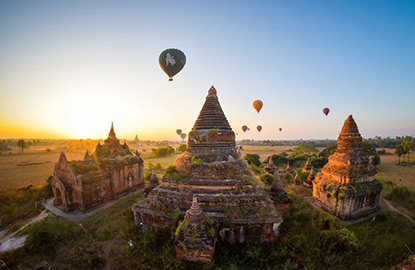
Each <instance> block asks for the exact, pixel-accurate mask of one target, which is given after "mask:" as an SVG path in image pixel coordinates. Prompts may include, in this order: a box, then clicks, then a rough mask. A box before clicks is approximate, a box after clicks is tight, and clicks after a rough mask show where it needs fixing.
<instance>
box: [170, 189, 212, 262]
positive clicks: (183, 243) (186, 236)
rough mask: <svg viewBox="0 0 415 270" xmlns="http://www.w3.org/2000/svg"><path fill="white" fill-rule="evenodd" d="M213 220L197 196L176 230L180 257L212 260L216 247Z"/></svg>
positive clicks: (176, 241)
mask: <svg viewBox="0 0 415 270" xmlns="http://www.w3.org/2000/svg"><path fill="white" fill-rule="evenodd" d="M212 225H213V220H212V219H210V218H208V217H206V215H205V213H204V212H203V210H202V208H201V207H200V205H199V203H198V202H197V198H196V196H193V201H192V206H191V207H190V209H189V210H188V211H187V212H186V214H185V216H184V219H183V221H181V222H180V223H179V225H178V226H177V229H176V232H175V238H174V245H175V249H176V256H177V258H179V259H182V260H186V261H192V262H200V263H207V262H210V261H212V259H213V255H214V253H215V247H216V231H215V228H214V227H213V226H212Z"/></svg>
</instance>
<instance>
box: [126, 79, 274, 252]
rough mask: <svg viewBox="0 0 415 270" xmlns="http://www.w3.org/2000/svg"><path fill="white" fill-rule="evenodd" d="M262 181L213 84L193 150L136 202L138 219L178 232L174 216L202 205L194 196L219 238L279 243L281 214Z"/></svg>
mask: <svg viewBox="0 0 415 270" xmlns="http://www.w3.org/2000/svg"><path fill="white" fill-rule="evenodd" d="M257 185H258V182H257V180H256V178H255V177H253V175H252V173H251V171H250V170H249V169H248V168H247V166H246V165H245V163H244V162H243V161H242V160H241V158H240V156H239V155H238V153H237V150H236V144H235V133H234V132H233V131H232V128H231V127H230V125H229V123H228V120H227V119H226V117H225V114H224V113H223V111H222V108H221V106H220V104H219V100H218V97H217V92H216V89H215V88H214V87H213V86H212V87H211V88H210V89H209V93H208V95H207V97H206V100H205V103H204V105H203V107H202V110H201V112H200V114H199V117H198V118H197V120H196V122H195V124H194V126H193V128H192V130H191V131H190V133H189V137H188V149H187V150H186V152H184V153H183V154H181V155H180V156H178V157H177V159H176V161H175V164H174V166H172V167H170V168H168V169H167V171H166V175H165V176H164V177H163V180H162V183H161V184H160V185H158V186H157V187H155V188H154V189H153V190H151V191H150V193H149V195H148V197H147V198H146V199H145V200H143V201H141V202H139V203H137V204H134V205H133V206H132V211H133V213H134V221H135V224H136V225H137V226H140V228H141V227H142V228H146V229H149V230H151V231H153V232H156V233H158V234H164V235H170V236H173V235H174V234H175V232H176V231H177V230H178V220H177V219H174V218H173V216H180V217H181V218H183V217H184V216H185V214H186V211H187V210H188V209H189V208H191V206H192V205H194V207H193V206H192V207H193V209H195V208H198V207H197V206H195V204H196V203H195V202H194V200H193V198H194V196H196V197H197V201H198V202H197V205H199V206H200V207H201V209H203V212H204V215H205V216H206V218H207V219H209V220H212V221H213V223H212V224H211V227H212V228H213V229H214V232H215V233H214V237H216V238H217V239H218V240H219V241H223V242H228V243H243V242H247V243H262V242H276V241H277V240H278V236H279V226H280V224H281V223H282V218H281V215H280V214H279V213H278V212H277V211H276V210H275V208H274V206H273V203H272V201H271V200H270V198H269V196H268V194H267V193H266V192H264V191H263V190H262V189H261V188H259V187H258V186H257ZM196 210H197V209H196ZM190 212H193V210H191V211H190ZM190 212H188V213H190ZM196 212H199V210H197V211H196ZM186 215H187V214H186ZM187 219H189V218H188V217H187ZM185 220H186V218H185ZM211 236H212V235H211ZM181 237H186V236H185V235H183V236H181ZM176 239H183V238H180V237H179V238H176ZM180 241H182V240H180ZM196 242H197V241H196ZM176 247H177V245H176ZM202 250H203V248H202ZM176 251H177V249H176ZM179 253H180V252H179ZM179 253H178V256H179V257H180V256H181V255H179ZM192 254H193V255H192V256H196V257H198V256H199V255H198V254H197V253H192ZM186 259H187V260H198V259H197V258H193V259H191V258H189V257H186Z"/></svg>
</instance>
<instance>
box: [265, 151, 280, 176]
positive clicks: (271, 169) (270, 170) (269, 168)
mask: <svg viewBox="0 0 415 270" xmlns="http://www.w3.org/2000/svg"><path fill="white" fill-rule="evenodd" d="M264 169H265V171H266V172H268V173H270V174H274V171H275V169H277V171H278V167H277V166H275V164H274V161H273V160H272V155H271V156H269V161H268V165H267V166H265V167H264Z"/></svg>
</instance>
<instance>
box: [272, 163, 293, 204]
mask: <svg viewBox="0 0 415 270" xmlns="http://www.w3.org/2000/svg"><path fill="white" fill-rule="evenodd" d="M270 195H271V198H272V199H273V200H274V202H276V203H279V204H281V203H289V202H290V201H291V200H290V198H289V197H288V194H287V192H285V190H284V189H283V187H282V182H281V177H280V173H279V172H278V169H277V168H276V169H275V171H274V181H273V182H272V186H271V191H270Z"/></svg>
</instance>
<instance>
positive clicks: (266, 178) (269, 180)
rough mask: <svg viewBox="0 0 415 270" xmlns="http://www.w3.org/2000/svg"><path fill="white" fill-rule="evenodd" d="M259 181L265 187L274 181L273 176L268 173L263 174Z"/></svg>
mask: <svg viewBox="0 0 415 270" xmlns="http://www.w3.org/2000/svg"><path fill="white" fill-rule="evenodd" d="M260 179H261V181H262V182H263V183H264V184H266V185H272V182H273V181H274V175H272V174H270V173H269V172H265V173H263V174H262V175H261V177H260Z"/></svg>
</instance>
